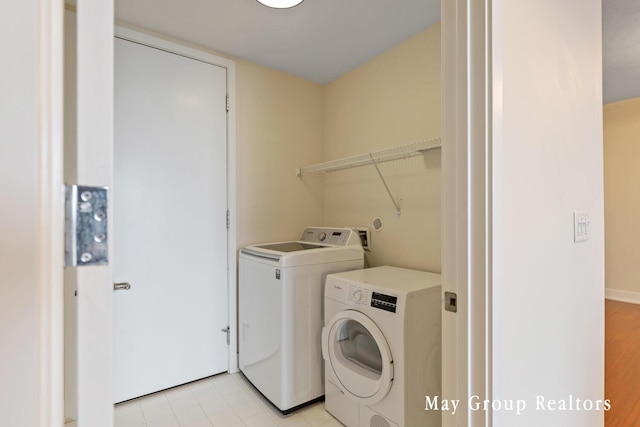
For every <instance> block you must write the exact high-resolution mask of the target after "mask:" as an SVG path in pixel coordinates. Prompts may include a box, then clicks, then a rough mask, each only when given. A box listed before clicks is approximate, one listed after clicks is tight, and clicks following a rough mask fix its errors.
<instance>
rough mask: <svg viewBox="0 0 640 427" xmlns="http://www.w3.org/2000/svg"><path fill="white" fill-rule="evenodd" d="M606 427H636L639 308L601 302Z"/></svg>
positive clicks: (639, 392)
mask: <svg viewBox="0 0 640 427" xmlns="http://www.w3.org/2000/svg"><path fill="white" fill-rule="evenodd" d="M605 396H606V399H609V400H610V401H611V410H610V411H608V412H605V417H604V418H605V426H606V427H631V426H640V305H636V304H627V303H622V302H617V301H609V300H607V301H606V302H605Z"/></svg>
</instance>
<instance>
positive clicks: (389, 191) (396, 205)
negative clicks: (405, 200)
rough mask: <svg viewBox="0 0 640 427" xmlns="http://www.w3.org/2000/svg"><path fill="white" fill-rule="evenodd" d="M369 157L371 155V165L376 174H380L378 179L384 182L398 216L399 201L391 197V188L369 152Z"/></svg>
mask: <svg viewBox="0 0 640 427" xmlns="http://www.w3.org/2000/svg"><path fill="white" fill-rule="evenodd" d="M369 157H371V162H372V163H373V166H374V167H375V168H376V171H377V172H378V175H379V176H380V179H381V180H382V183H383V184H384V188H385V189H386V190H387V194H389V197H391V201H392V202H393V206H395V207H396V214H397V215H398V216H400V203H398V202H397V201H396V199H395V197H393V194H391V189H390V188H389V185H387V180H386V179H384V176H383V175H382V172H380V168H379V167H378V162H376V159H375V158H374V157H373V154H372V153H369Z"/></svg>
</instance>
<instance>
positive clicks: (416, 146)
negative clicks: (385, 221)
mask: <svg viewBox="0 0 640 427" xmlns="http://www.w3.org/2000/svg"><path fill="white" fill-rule="evenodd" d="M441 147H442V141H441V139H440V138H432V139H427V140H424V141H420V142H414V143H412V144H406V145H400V146H398V147H393V148H388V149H386V150H380V151H373V152H371V153H367V154H359V155H357V156H352V157H345V158H344V159H338V160H332V161H330V162H324V163H319V164H317V165H311V166H305V167H302V168H297V169H296V175H298V176H299V177H300V176H302V175H303V174H311V173H321V172H334V171H338V170H342V169H349V168H354V167H357V166H366V165H373V166H374V167H375V168H376V172H378V176H380V179H381V180H382V183H383V184H384V188H385V190H387V194H389V198H391V201H392V202H393V205H394V206H395V208H396V213H397V215H398V216H400V200H396V198H395V197H393V193H392V192H391V189H390V188H389V185H388V184H387V180H386V179H384V176H383V175H382V172H381V171H380V168H378V163H382V162H388V161H391V160H399V159H408V158H410V157H415V156H421V155H423V154H424V153H426V152H428V151H433V150H438V149H440V148H441Z"/></svg>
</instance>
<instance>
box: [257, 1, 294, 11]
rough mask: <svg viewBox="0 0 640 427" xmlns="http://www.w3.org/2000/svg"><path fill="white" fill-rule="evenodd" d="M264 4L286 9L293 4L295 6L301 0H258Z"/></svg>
mask: <svg viewBox="0 0 640 427" xmlns="http://www.w3.org/2000/svg"><path fill="white" fill-rule="evenodd" d="M258 1H259V2H260V3H262V4H263V5H265V6H269V7H273V8H274V9H288V8H290V7H293V6H297V5H299V4H300V3H302V0H258Z"/></svg>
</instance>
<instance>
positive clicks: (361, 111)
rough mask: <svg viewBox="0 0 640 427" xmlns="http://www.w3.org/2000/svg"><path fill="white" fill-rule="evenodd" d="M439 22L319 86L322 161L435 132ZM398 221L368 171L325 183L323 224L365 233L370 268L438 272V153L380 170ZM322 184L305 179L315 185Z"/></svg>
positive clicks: (336, 176) (438, 112) (339, 174)
mask: <svg viewBox="0 0 640 427" xmlns="http://www.w3.org/2000/svg"><path fill="white" fill-rule="evenodd" d="M440 64H441V61H440V24H437V25H434V26H432V27H430V28H428V29H427V30H425V31H423V32H421V33H419V34H417V35H416V36H414V37H412V38H410V39H409V40H407V41H405V42H404V43H401V44H400V45H398V46H396V47H394V48H392V49H390V50H389V51H387V52H385V53H383V54H382V55H380V56H378V57H376V58H374V59H373V60H371V61H369V62H367V63H365V64H364V65H362V66H360V67H358V68H356V69H354V70H352V71H350V72H349V73H347V74H345V75H343V76H342V77H340V78H338V79H337V80H335V81H333V82H331V83H329V84H328V85H326V86H325V88H324V101H323V159H324V160H332V159H337V158H341V157H347V156H352V155H357V154H363V153H368V152H370V151H375V150H380V149H385V148H391V147H395V146H398V145H403V144H408V143H411V142H416V141H420V140H423V139H428V138H433V137H439V136H440V134H441V128H440V126H441V123H440V122H441V106H440V87H441V72H440ZM380 168H381V171H382V173H383V174H384V176H385V178H386V179H387V182H388V184H389V187H390V188H391V191H392V193H393V195H394V196H395V197H396V198H401V199H402V201H401V202H400V204H401V215H400V216H397V215H396V211H395V207H394V205H393V203H392V201H391V199H390V198H389V196H388V194H387V193H386V190H385V188H384V185H383V183H382V181H381V180H380V178H379V177H378V175H377V172H376V170H375V169H374V167H373V166H365V167H360V168H356V169H349V170H343V171H338V172H333V173H330V174H327V175H326V176H325V177H324V178H322V179H324V183H325V187H324V194H325V196H324V223H325V224H326V225H331V226H364V227H371V222H372V220H373V218H374V217H376V216H380V217H381V218H383V220H384V228H383V229H382V231H380V232H375V231H372V237H371V240H372V245H373V250H372V251H371V252H370V253H367V255H366V257H367V263H368V265H369V266H378V265H395V266H399V267H407V268H416V269H421V270H428V271H435V272H439V271H440V225H441V224H440V216H441V215H440V173H441V168H440V152H439V151H436V152H432V153H428V154H426V155H425V156H424V157H422V156H418V157H414V158H412V159H408V160H397V161H392V162H388V163H384V164H381V165H380ZM319 179H321V178H316V177H313V176H310V177H305V179H304V180H305V182H308V183H314V182H315V181H317V180H319Z"/></svg>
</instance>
